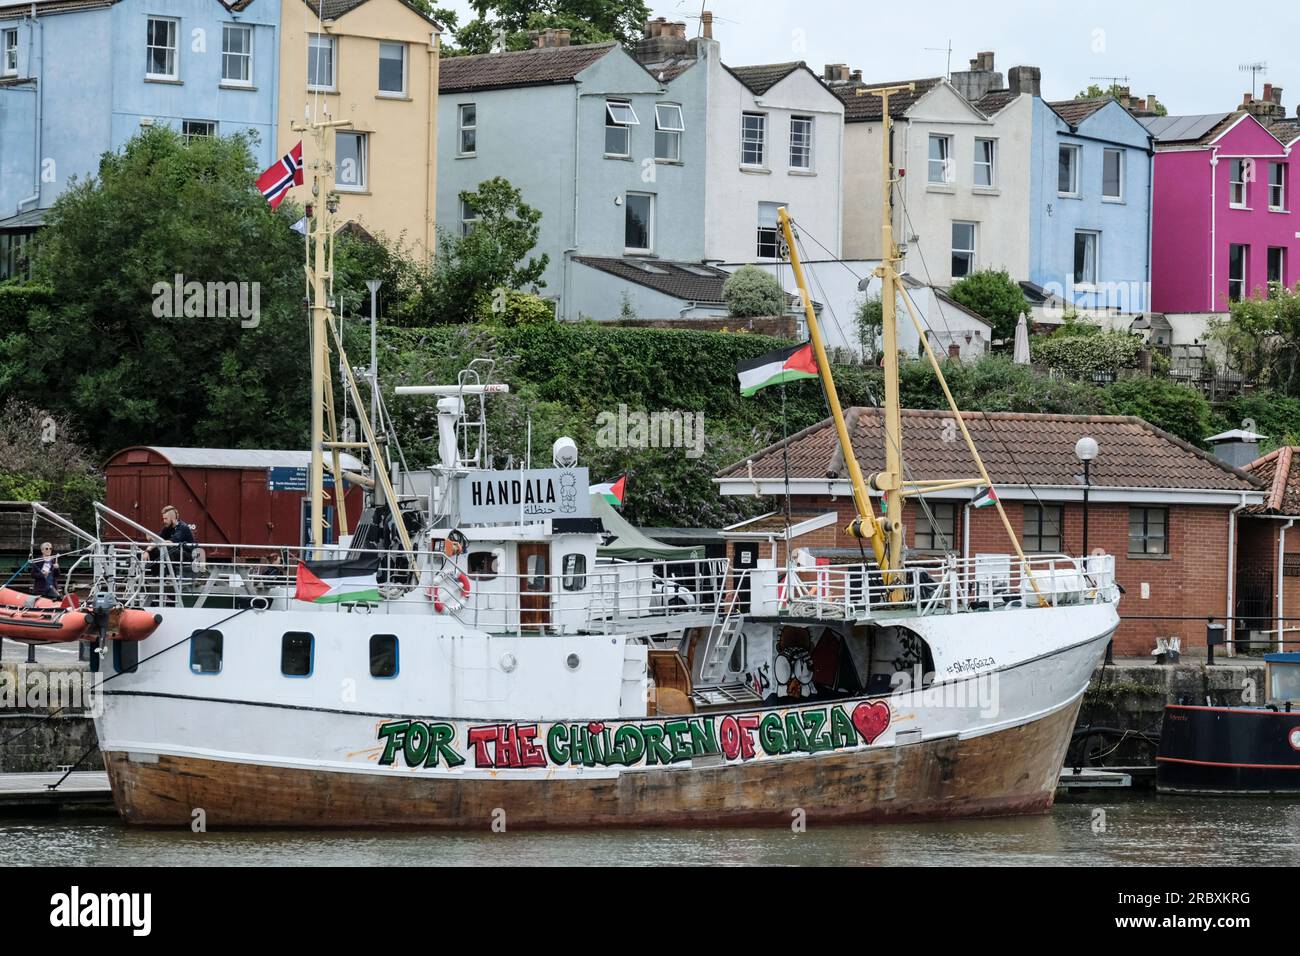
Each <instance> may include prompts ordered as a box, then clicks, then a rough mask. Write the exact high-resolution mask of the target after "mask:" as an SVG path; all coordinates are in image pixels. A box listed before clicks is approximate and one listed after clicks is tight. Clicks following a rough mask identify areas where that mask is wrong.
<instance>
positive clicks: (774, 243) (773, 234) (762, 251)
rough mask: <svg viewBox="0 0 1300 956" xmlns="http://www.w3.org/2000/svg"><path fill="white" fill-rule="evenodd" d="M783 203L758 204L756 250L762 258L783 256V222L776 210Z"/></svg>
mask: <svg viewBox="0 0 1300 956" xmlns="http://www.w3.org/2000/svg"><path fill="white" fill-rule="evenodd" d="M782 205H783V204H782V203H779V202H761V203H759V204H758V248H757V249H756V250H755V251H756V253H757V255H758V258H760V259H779V258H781V223H780V221H779V220H778V219H777V214H776V211H777V210H778V209H780V208H781V206H782Z"/></svg>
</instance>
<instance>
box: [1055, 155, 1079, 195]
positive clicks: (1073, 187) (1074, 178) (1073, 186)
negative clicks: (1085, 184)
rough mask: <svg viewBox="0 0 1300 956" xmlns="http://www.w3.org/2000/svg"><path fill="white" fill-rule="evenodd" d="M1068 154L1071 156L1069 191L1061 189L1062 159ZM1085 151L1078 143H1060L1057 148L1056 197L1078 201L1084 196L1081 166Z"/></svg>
mask: <svg viewBox="0 0 1300 956" xmlns="http://www.w3.org/2000/svg"><path fill="white" fill-rule="evenodd" d="M1066 154H1068V155H1069V156H1070V165H1069V170H1070V183H1069V185H1070V188H1069V189H1068V190H1066V189H1062V188H1061V157H1062V156H1063V155H1066ZM1082 157H1083V150H1082V148H1081V147H1080V146H1079V145H1078V144H1076V143H1060V144H1058V146H1057V153H1056V195H1058V196H1065V197H1068V198H1071V199H1077V198H1078V197H1079V196H1081V195H1082V193H1081V192H1080V189H1081V188H1082V187H1081V185H1080V183H1081V179H1080V176H1079V166H1080V164H1081V163H1082Z"/></svg>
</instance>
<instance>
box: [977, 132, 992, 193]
mask: <svg viewBox="0 0 1300 956" xmlns="http://www.w3.org/2000/svg"><path fill="white" fill-rule="evenodd" d="M996 143H997V141H996V140H992V139H977V140H975V185H976V186H989V187H991V186H993V185H994V184H995V183H996V182H997V180H996V179H994V177H993V157H994V155H995V152H996V149H997V146H996Z"/></svg>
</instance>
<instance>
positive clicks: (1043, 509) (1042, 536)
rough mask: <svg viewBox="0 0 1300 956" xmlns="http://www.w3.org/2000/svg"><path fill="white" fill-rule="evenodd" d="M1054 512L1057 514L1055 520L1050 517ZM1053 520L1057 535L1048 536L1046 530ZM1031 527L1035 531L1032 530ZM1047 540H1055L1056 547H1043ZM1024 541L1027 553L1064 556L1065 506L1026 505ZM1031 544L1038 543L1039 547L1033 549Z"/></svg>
mask: <svg viewBox="0 0 1300 956" xmlns="http://www.w3.org/2000/svg"><path fill="white" fill-rule="evenodd" d="M1053 512H1054V513H1055V518H1054V519H1053V518H1051V517H1049V515H1050V514H1051V513H1053ZM1031 514H1032V515H1033V516H1034V521H1033V523H1032V525H1031V523H1030V516H1031ZM1053 520H1054V521H1055V522H1056V533H1055V534H1046V533H1045V532H1044V528H1046V527H1049V526H1050V522H1051V521H1053ZM1031 527H1032V529H1033V530H1030V529H1031ZM1046 539H1055V541H1056V547H1054V548H1045V547H1043V542H1044V540H1046ZM1022 540H1023V542H1024V549H1025V551H1026V552H1032V553H1034V554H1063V553H1064V548H1065V506H1064V505H1058V504H1043V505H1037V504H1034V505H1025V511H1024V529H1023V534H1022ZM1030 542H1037V544H1038V547H1033V546H1032V545H1031V544H1030Z"/></svg>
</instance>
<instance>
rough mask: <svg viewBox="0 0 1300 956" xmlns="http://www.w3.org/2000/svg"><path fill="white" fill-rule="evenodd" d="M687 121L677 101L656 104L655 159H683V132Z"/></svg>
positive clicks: (671, 160)
mask: <svg viewBox="0 0 1300 956" xmlns="http://www.w3.org/2000/svg"><path fill="white" fill-rule="evenodd" d="M685 131H686V123H685V122H684V121H683V119H682V108H681V107H680V106H678V105H677V104H676V103H659V104H657V105H656V106H655V159H658V160H661V161H663V162H665V163H680V162H681V160H682V133H684V132H685Z"/></svg>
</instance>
